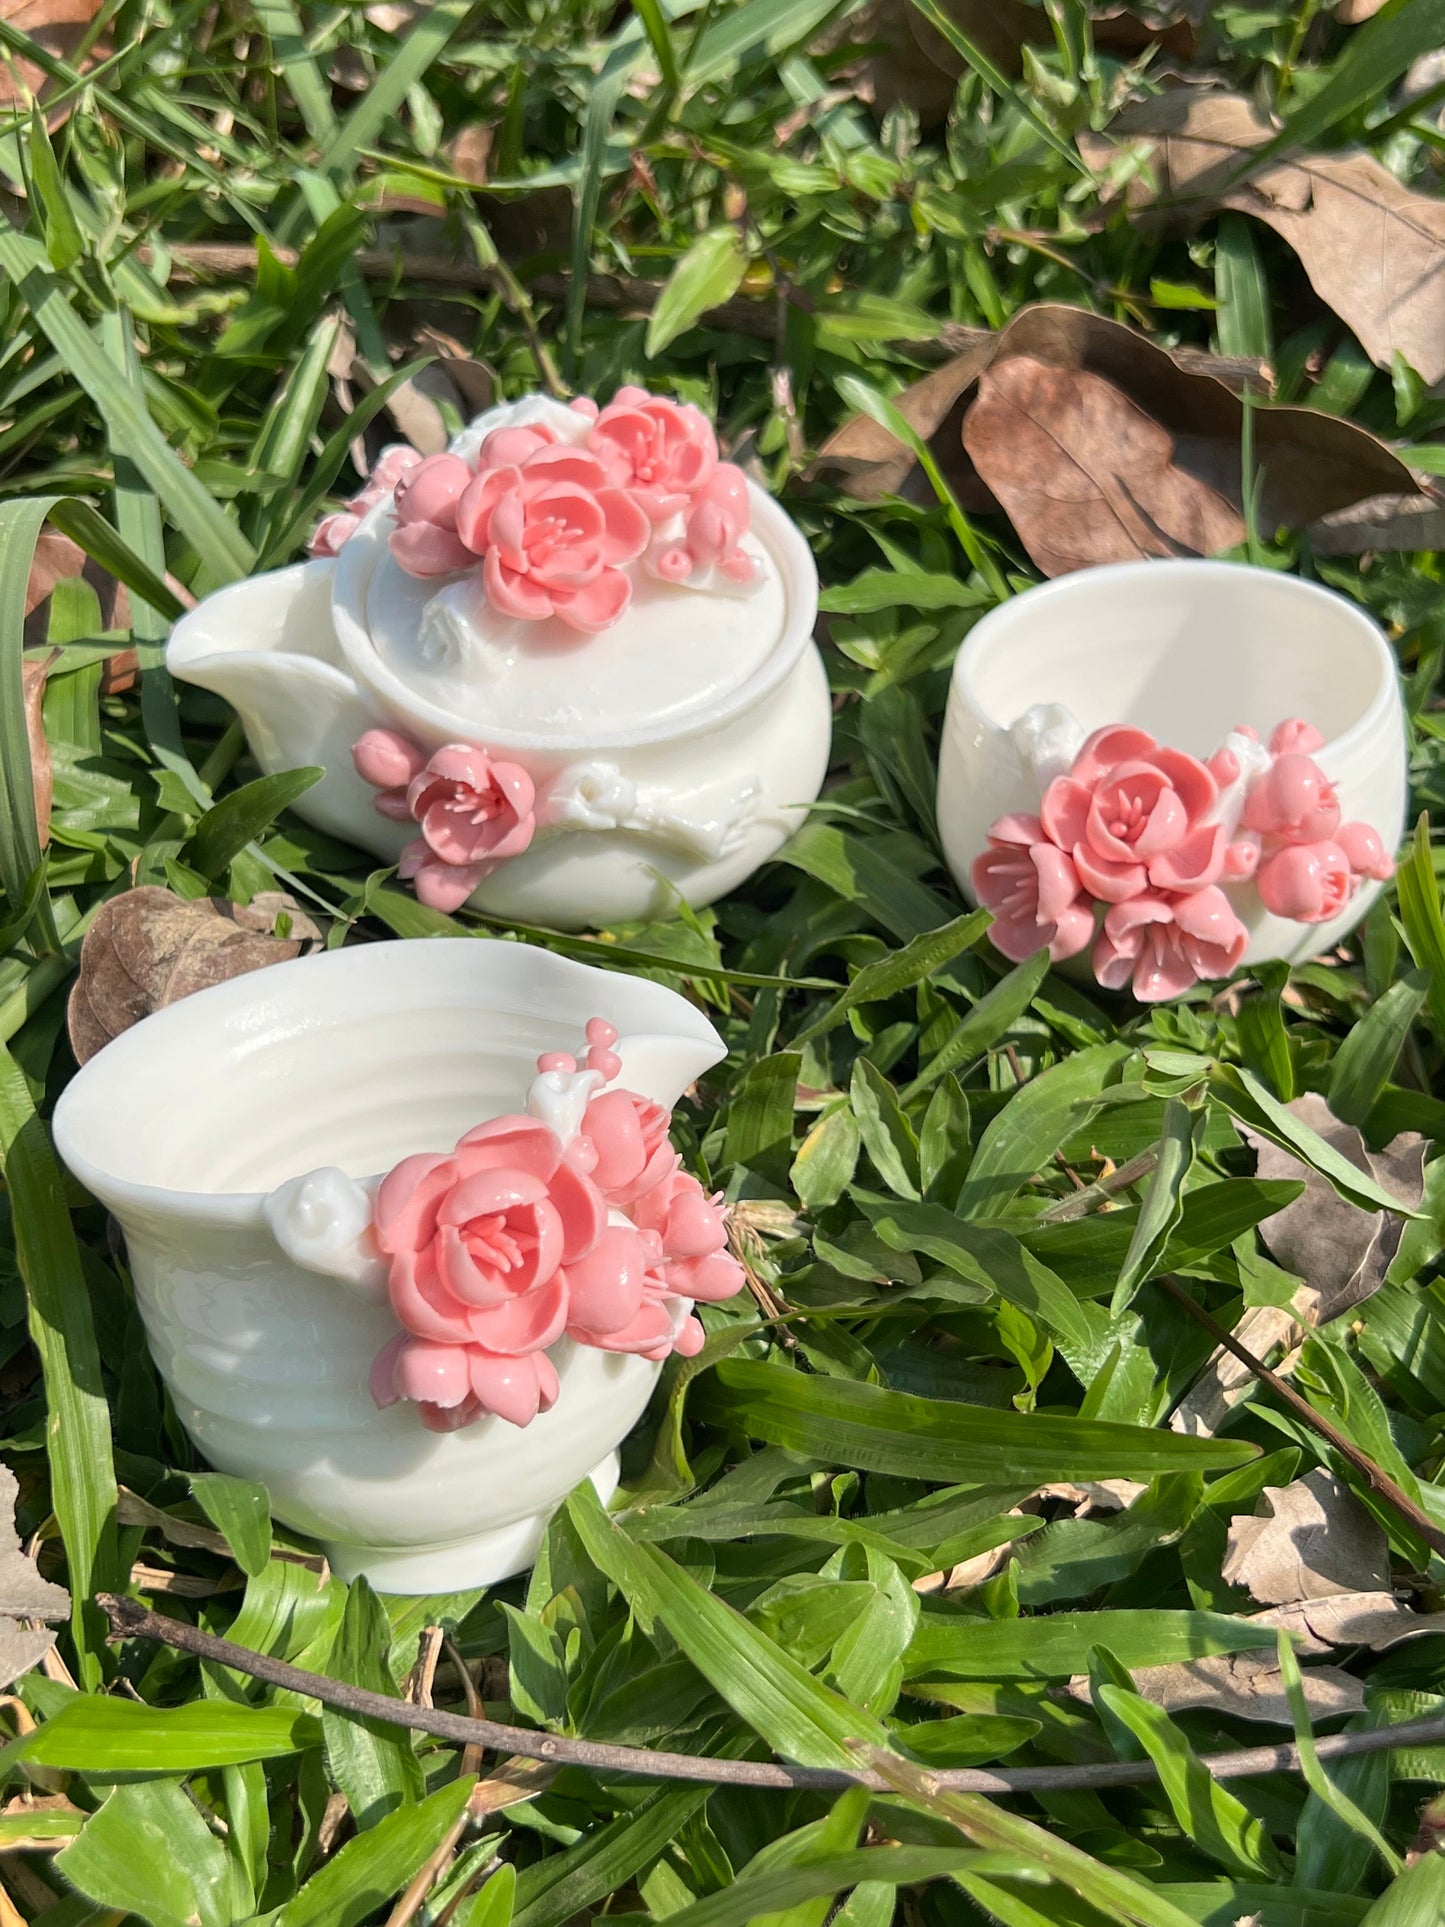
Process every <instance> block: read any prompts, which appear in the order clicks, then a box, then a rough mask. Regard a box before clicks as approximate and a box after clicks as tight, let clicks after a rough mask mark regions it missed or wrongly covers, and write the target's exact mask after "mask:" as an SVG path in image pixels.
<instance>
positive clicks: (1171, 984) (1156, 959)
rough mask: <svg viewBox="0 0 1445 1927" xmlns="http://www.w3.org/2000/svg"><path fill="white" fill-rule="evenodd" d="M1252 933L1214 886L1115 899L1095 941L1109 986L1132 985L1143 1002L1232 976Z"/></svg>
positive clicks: (1100, 973)
mask: <svg viewBox="0 0 1445 1927" xmlns="http://www.w3.org/2000/svg"><path fill="white" fill-rule="evenodd" d="M1248 937H1249V933H1248V931H1246V929H1245V927H1244V925H1243V924H1242V923H1241V922H1240V921H1239V918H1238V917H1237V916H1235V914H1234V911H1233V910H1232V909H1231V907H1230V903H1229V899H1228V898H1227V897H1226V896H1225V894H1224V892H1223V891H1222V890H1220V889H1218V888H1216V887H1215V886H1214V885H1212V884H1211V885H1209V886H1207V887H1206V888H1205V889H1202V890H1192V891H1188V892H1185V893H1182V894H1181V895H1178V896H1174V897H1162V896H1157V895H1154V894H1153V893H1150V894H1148V895H1145V896H1139V897H1131V898H1129V899H1128V900H1127V901H1126V902H1124V903H1116V904H1113V905H1112V906H1111V907H1110V909H1109V911H1108V913H1107V914H1106V916H1105V918H1104V927H1103V929H1102V930H1101V931H1100V932H1099V936H1098V940H1097V941H1096V943H1095V945H1094V955H1093V964H1094V975H1095V976H1096V977H1097V978H1098V980H1099V982H1100V983H1101V984H1102V985H1103V986H1104V988H1105V989H1106V990H1122V989H1123V988H1124V987H1125V985H1126V984H1127V985H1131V986H1132V989H1133V992H1134V995H1135V996H1136V997H1137V998H1138V999H1139V1001H1140V1003H1141V1004H1157V1003H1161V1002H1163V1001H1164V999H1166V998H1169V997H1178V996H1179V995H1180V994H1181V993H1182V992H1184V991H1186V990H1188V989H1189V988H1190V986H1191V985H1192V984H1195V983H1197V982H1199V981H1200V979H1201V978H1206V977H1227V976H1228V975H1229V973H1230V971H1231V970H1233V969H1234V967H1235V965H1236V964H1237V963H1238V962H1239V960H1240V958H1241V957H1242V956H1243V955H1244V946H1245V944H1246V942H1247V941H1248Z"/></svg>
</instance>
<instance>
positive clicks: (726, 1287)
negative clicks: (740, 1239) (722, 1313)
mask: <svg viewBox="0 0 1445 1927" xmlns="http://www.w3.org/2000/svg"><path fill="white" fill-rule="evenodd" d="M747 1281H748V1280H747V1273H746V1272H745V1271H744V1270H743V1268H742V1266H741V1265H740V1264H739V1263H738V1261H737V1259H736V1258H734V1257H732V1256H731V1255H730V1254H729V1253H728V1252H726V1251H711V1252H708V1254H707V1255H706V1256H705V1257H702V1258H678V1259H675V1260H674V1261H672V1262H671V1263H669V1265H668V1267H667V1282H668V1284H669V1286H670V1287H671V1289H672V1290H673V1291H675V1292H676V1293H677V1295H678V1297H679V1298H693V1299H696V1300H698V1301H699V1302H700V1303H703V1304H708V1305H716V1304H721V1303H722V1301H723V1300H724V1299H725V1298H735V1297H736V1296H737V1294H738V1293H739V1292H740V1291H741V1290H742V1288H743V1286H744V1285H745V1284H746V1283H747Z"/></svg>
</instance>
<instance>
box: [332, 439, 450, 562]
mask: <svg viewBox="0 0 1445 1927" xmlns="http://www.w3.org/2000/svg"><path fill="white" fill-rule="evenodd" d="M421 460H422V457H421V455H420V454H419V453H418V452H417V450H416V449H414V448H411V447H409V446H408V445H407V443H405V442H389V443H388V444H387V446H386V447H385V448H384V449H382V451H381V453H380V454H379V455H378V456H377V458H376V465H375V466H374V468H373V469H372V471H371V473H370V475H368V476H367V478H366V483H365V486H364V487H362V488H361V489H360V490H358V492H357V493H356V494H355V495H353V496H352V497H351V500H350V501H349V502H348V503H347V504H346V507H345V508H344V509H338V510H337V511H336V513H335V514H333V515H327V516H323V517H322V519H321V521H320V522H318V523H317V525H316V529H315V532H314V533H313V535H312V537H311V540H310V542H309V543H308V544H307V550H308V552H309V553H310V554H311V555H314V556H332V555H339V554H340V553H341V550H342V549H343V548H344V546H345V545H346V543H348V542H349V541H350V540H351V538H352V536H353V535H355V533H356V531H357V530H358V529H359V528H360V527H361V524H362V521H363V520H364V518H365V517H366V516H367V515H369V514H370V513H371V511H372V509H374V508H375V507H376V506H377V505H378V503H381V502H384V501H385V500H386V498H387V496H388V495H390V494H391V492H392V490H393V489H394V488H395V487H396V486H397V484H398V483H399V482H400V480H401V478H402V476H403V475H405V474H406V472H407V470H408V469H412V468H416V467H417V466H418V465H419V464H420V462H421Z"/></svg>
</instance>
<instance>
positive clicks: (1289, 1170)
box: [1244, 1091, 1429, 1325]
mask: <svg viewBox="0 0 1445 1927" xmlns="http://www.w3.org/2000/svg"><path fill="white" fill-rule="evenodd" d="M1288 1108H1289V1109H1290V1111H1292V1112H1293V1114H1294V1115H1295V1116H1296V1117H1297V1118H1299V1119H1300V1121H1301V1122H1302V1123H1304V1124H1307V1125H1308V1126H1309V1127H1310V1129H1311V1130H1313V1131H1316V1132H1318V1134H1319V1135H1320V1136H1321V1137H1322V1138H1324V1140H1325V1142H1326V1143H1327V1144H1329V1145H1330V1146H1331V1147H1332V1148H1333V1149H1334V1150H1336V1151H1338V1152H1339V1153H1340V1155H1341V1156H1342V1157H1345V1158H1348V1159H1349V1161H1350V1163H1351V1164H1353V1165H1354V1167H1355V1169H1356V1170H1357V1171H1363V1172H1364V1173H1366V1175H1367V1176H1370V1177H1373V1178H1374V1179H1375V1180H1376V1182H1377V1183H1379V1184H1381V1185H1383V1186H1384V1187H1385V1189H1386V1190H1388V1191H1391V1192H1393V1193H1394V1194H1395V1196H1396V1197H1398V1198H1400V1199H1401V1200H1402V1201H1403V1202H1404V1203H1405V1204H1407V1205H1409V1206H1410V1208H1411V1209H1412V1210H1413V1209H1414V1208H1415V1207H1416V1206H1418V1204H1419V1203H1420V1199H1421V1197H1422V1196H1423V1194H1424V1187H1425V1178H1424V1172H1425V1152H1426V1150H1427V1149H1428V1148H1429V1147H1428V1144H1427V1142H1426V1140H1425V1139H1424V1138H1422V1137H1420V1136H1418V1135H1417V1134H1416V1133H1415V1132H1414V1131H1405V1132H1402V1133H1401V1135H1400V1136H1399V1137H1397V1138H1393V1139H1392V1140H1391V1141H1390V1143H1389V1144H1387V1145H1386V1146H1385V1148H1384V1150H1383V1151H1375V1152H1371V1151H1368V1150H1367V1149H1366V1148H1365V1140H1364V1139H1363V1138H1362V1137H1361V1135H1360V1133H1359V1132H1358V1131H1357V1130H1356V1129H1355V1127H1354V1125H1353V1124H1342V1123H1341V1122H1340V1120H1339V1118H1337V1117H1336V1116H1335V1114H1334V1112H1333V1111H1332V1110H1331V1109H1330V1107H1329V1105H1328V1104H1327V1103H1326V1102H1325V1100H1324V1098H1323V1097H1321V1096H1320V1095H1319V1094H1318V1092H1315V1091H1310V1092H1308V1093H1307V1094H1306V1095H1305V1096H1304V1097H1297V1098H1295V1099H1294V1100H1293V1102H1292V1103H1291V1104H1290V1105H1289V1107H1288ZM1244 1136H1245V1137H1246V1139H1247V1140H1248V1141H1249V1143H1250V1144H1251V1145H1253V1147H1254V1151H1255V1158H1256V1165H1255V1169H1256V1174H1257V1175H1258V1176H1259V1177H1261V1178H1294V1179H1302V1180H1303V1182H1304V1185H1305V1189H1304V1191H1303V1193H1302V1194H1301V1195H1300V1196H1299V1197H1298V1198H1296V1199H1295V1201H1294V1203H1293V1204H1289V1205H1286V1206H1285V1208H1284V1210H1283V1211H1276V1212H1275V1213H1274V1215H1273V1216H1272V1217H1269V1218H1266V1219H1264V1221H1263V1222H1262V1223H1261V1225H1260V1227H1259V1231H1260V1236H1261V1237H1262V1238H1263V1239H1264V1242H1265V1243H1266V1245H1268V1247H1269V1249H1270V1251H1271V1252H1272V1253H1273V1255H1274V1257H1275V1258H1276V1259H1277V1261H1278V1262H1279V1263H1280V1264H1281V1265H1282V1266H1283V1267H1284V1269H1285V1270H1286V1271H1292V1272H1293V1273H1294V1274H1295V1276H1296V1277H1298V1278H1301V1279H1303V1281H1304V1283H1303V1285H1302V1286H1301V1288H1300V1290H1299V1291H1298V1292H1296V1293H1295V1296H1294V1300H1293V1308H1294V1311H1295V1313H1296V1316H1297V1317H1298V1318H1299V1319H1300V1321H1301V1322H1302V1323H1304V1324H1308V1325H1325V1324H1328V1323H1329V1322H1330V1320H1331V1319H1333V1318H1339V1317H1341V1316H1342V1315H1343V1314H1344V1313H1345V1312H1347V1311H1352V1310H1353V1309H1354V1307H1355V1306H1356V1305H1358V1304H1361V1303H1363V1301H1364V1300H1365V1299H1366V1298H1368V1297H1369V1296H1370V1294H1371V1293H1372V1292H1375V1291H1378V1290H1379V1288H1380V1286H1381V1285H1382V1284H1383V1283H1384V1280H1385V1273H1386V1271H1387V1270H1388V1269H1389V1265H1390V1260H1391V1259H1392V1258H1393V1257H1394V1255H1395V1251H1396V1249H1397V1247H1398V1245H1399V1243H1400V1235H1401V1233H1402V1231H1403V1230H1404V1228H1405V1220H1404V1219H1403V1218H1400V1217H1397V1216H1396V1215H1395V1214H1394V1213H1393V1212H1389V1211H1362V1210H1361V1209H1360V1208H1359V1206H1358V1205H1353V1204H1350V1203H1348V1202H1347V1201H1346V1200H1345V1199H1344V1198H1342V1197H1340V1195H1339V1194H1338V1192H1337V1191H1336V1190H1335V1189H1334V1187H1333V1185H1331V1184H1330V1183H1329V1181H1328V1179H1326V1178H1322V1177H1321V1176H1320V1175H1319V1173H1318V1172H1317V1171H1315V1170H1312V1169H1311V1168H1310V1167H1309V1166H1308V1165H1306V1164H1304V1163H1302V1162H1301V1161H1300V1159H1298V1158H1296V1157H1295V1156H1293V1155H1292V1153H1290V1152H1289V1151H1285V1150H1281V1149H1280V1147H1279V1146H1278V1145H1276V1144H1272V1143H1270V1141H1269V1140H1268V1139H1267V1138H1263V1137H1260V1136H1258V1135H1257V1134H1256V1133H1254V1132H1252V1131H1249V1130H1245V1132H1244Z"/></svg>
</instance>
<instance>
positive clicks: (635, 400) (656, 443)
mask: <svg viewBox="0 0 1445 1927" xmlns="http://www.w3.org/2000/svg"><path fill="white" fill-rule="evenodd" d="M587 446H588V448H590V449H591V450H592V451H593V453H594V454H595V455H597V456H598V458H599V459H600V460H601V461H602V462H603V464H604V465H605V467H606V469H607V475H608V480H609V481H611V482H612V483H613V484H614V486H616V487H618V488H626V489H629V490H630V491H631V493H632V495H633V497H634V499H635V500H636V501H637V502H638V504H639V506H640V507H641V508H642V509H643V511H644V512H645V513H646V515H647V516H648V518H649V520H651V521H653V522H666V521H667V520H668V519H669V517H671V516H674V515H680V514H681V513H682V512H683V510H684V509H686V508H688V507H689V506H690V504H691V502H692V498H693V497H694V496H695V495H696V494H697V493H698V491H699V490H700V489H702V488H703V486H704V485H705V484H706V483H707V482H708V481H709V480H710V478H711V476H712V474H713V471H714V469H715V468H716V467H717V460H718V452H717V437H716V435H714V433H713V430H712V424H711V423H710V422H709V421H708V419H707V417H706V415H704V414H703V412H702V410H701V409H700V408H695V407H693V405H692V403H691V402H686V403H683V404H681V405H680V404H679V403H677V402H675V401H669V400H668V399H667V397H666V396H665V395H649V394H648V392H647V390H646V389H645V388H631V387H626V388H619V389H618V391H617V393H616V395H615V396H614V397H613V398H612V400H611V401H610V402H609V403H608V404H607V406H606V407H605V408H604V409H603V410H602V412H601V414H599V415H598V417H597V420H596V421H595V422H594V423H593V425H592V430H591V433H590V434H589V435H588V437H587Z"/></svg>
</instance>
